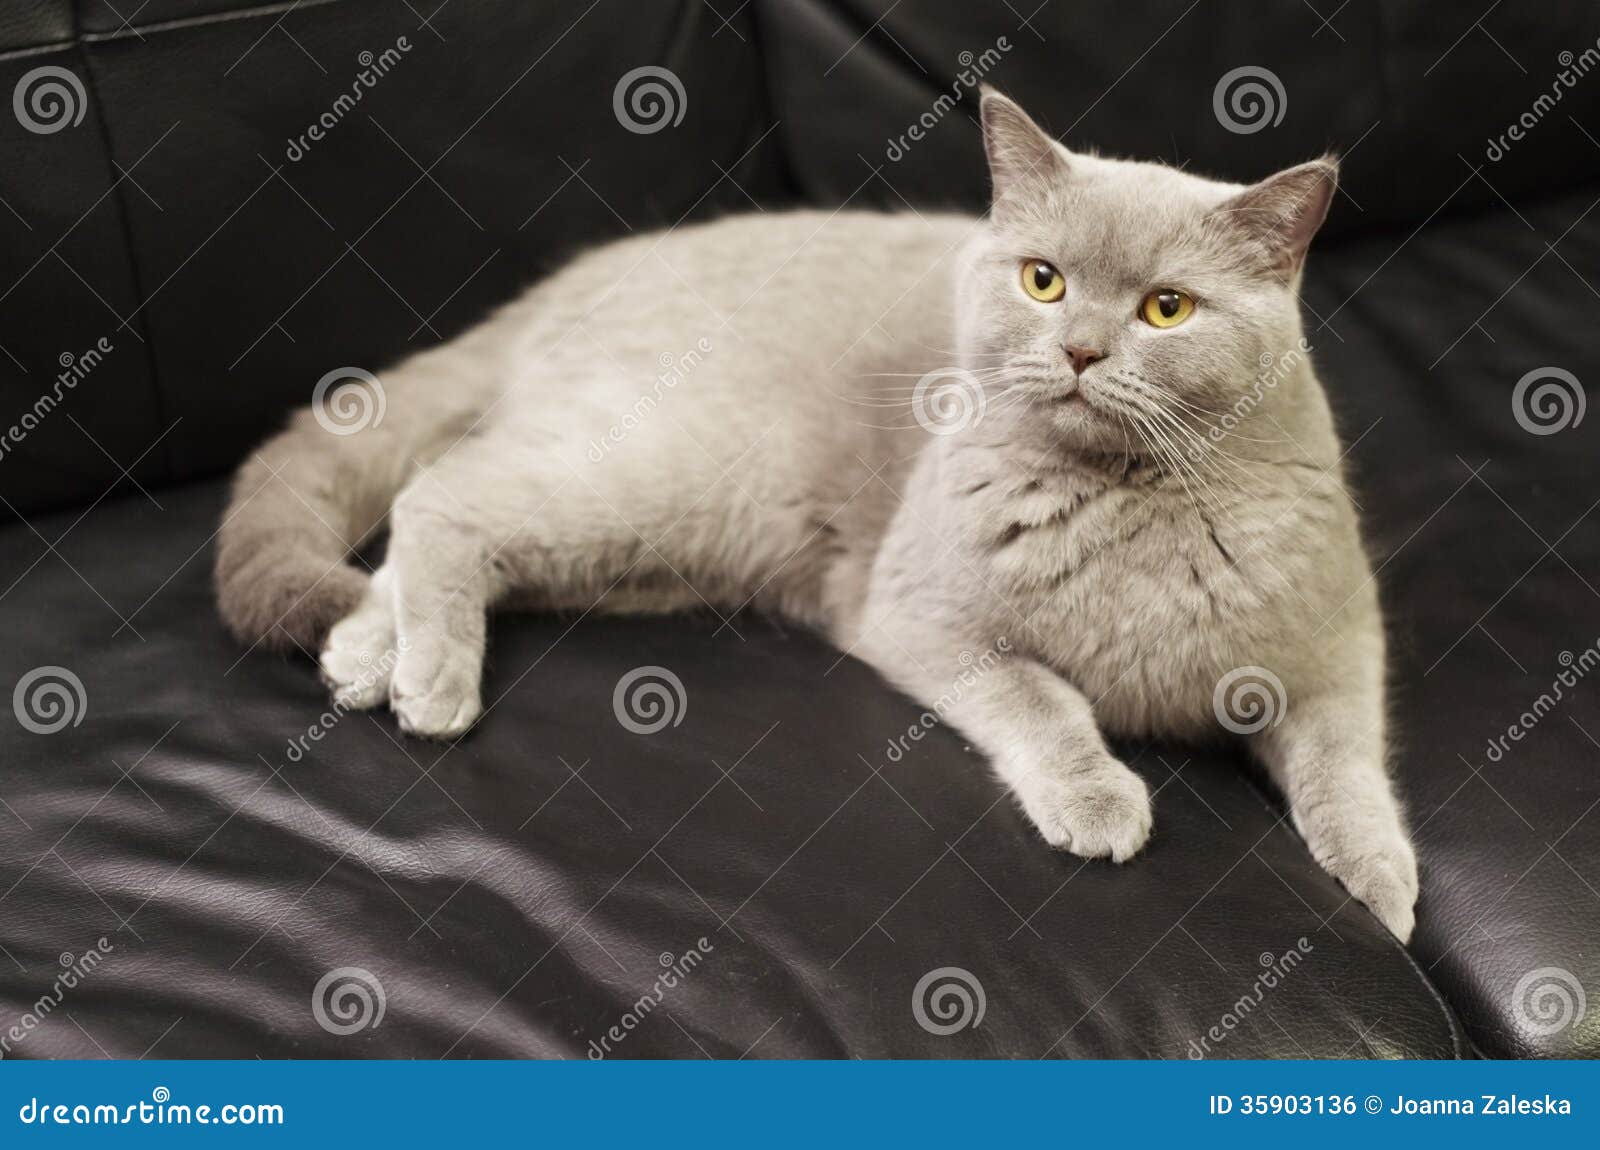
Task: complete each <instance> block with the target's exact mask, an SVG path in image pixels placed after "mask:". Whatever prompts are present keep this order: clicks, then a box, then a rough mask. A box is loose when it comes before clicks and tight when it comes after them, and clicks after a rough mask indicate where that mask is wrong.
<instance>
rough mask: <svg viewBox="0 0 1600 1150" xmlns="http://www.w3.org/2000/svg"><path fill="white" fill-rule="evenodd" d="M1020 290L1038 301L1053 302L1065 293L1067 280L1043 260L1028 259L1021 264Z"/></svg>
mask: <svg viewBox="0 0 1600 1150" xmlns="http://www.w3.org/2000/svg"><path fill="white" fill-rule="evenodd" d="M1022 290H1023V291H1025V292H1027V293H1028V294H1029V295H1031V296H1032V297H1033V298H1034V299H1036V300H1038V301H1039V302H1040V303H1055V302H1056V301H1057V300H1058V299H1060V298H1061V297H1062V296H1064V295H1066V294H1067V281H1066V278H1065V277H1063V276H1062V274H1061V273H1060V272H1058V271H1056V269H1055V268H1053V267H1051V266H1050V265H1049V264H1047V263H1045V262H1044V261H1043V260H1029V261H1028V262H1027V263H1025V264H1023V265H1022Z"/></svg>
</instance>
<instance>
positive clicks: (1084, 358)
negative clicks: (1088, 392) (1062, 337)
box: [1061, 343, 1106, 375]
mask: <svg viewBox="0 0 1600 1150" xmlns="http://www.w3.org/2000/svg"><path fill="white" fill-rule="evenodd" d="M1061 350H1062V351H1064V352H1066V353H1067V358H1068V359H1070V360H1071V361H1072V372H1073V374H1074V375H1082V374H1083V369H1084V368H1086V367H1088V366H1089V365H1090V364H1091V363H1093V362H1094V361H1095V360H1097V359H1104V358H1105V357H1106V354H1105V352H1103V351H1095V350H1094V349H1093V348H1088V347H1079V346H1078V345H1077V344H1075V343H1064V344H1062V345H1061Z"/></svg>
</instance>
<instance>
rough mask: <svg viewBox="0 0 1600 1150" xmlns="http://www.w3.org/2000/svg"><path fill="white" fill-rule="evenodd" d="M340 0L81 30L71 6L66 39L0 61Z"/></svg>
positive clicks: (283, 2) (285, 0)
mask: <svg viewBox="0 0 1600 1150" xmlns="http://www.w3.org/2000/svg"><path fill="white" fill-rule="evenodd" d="M339 3H343V0H299V2H298V3H295V2H293V0H280V2H279V3H276V4H262V5H258V6H257V7H254V8H238V9H235V10H233V11H231V12H206V13H202V14H201V15H198V16H180V17H177V18H175V19H172V20H157V21H154V22H152V23H149V24H130V25H128V26H127V27H125V28H118V29H117V30H116V31H114V32H84V31H82V30H80V29H79V28H78V27H77V24H78V11H77V6H76V5H74V6H73V11H72V22H73V31H72V38H71V39H69V40H52V41H48V42H46V43H43V44H30V45H28V46H26V47H22V48H8V49H6V50H5V51H3V52H0V61H5V60H16V59H23V58H26V57H28V56H43V55H47V54H49V53H51V52H65V51H67V50H69V49H71V48H74V47H77V46H79V45H83V44H106V43H114V42H115V41H118V40H126V39H128V38H129V37H140V38H142V37H143V36H144V35H145V34H146V33H150V32H172V31H182V30H183V29H185V28H201V27H205V26H207V25H210V24H227V23H231V22H233V21H236V20H255V19H259V18H260V17H262V16H273V15H284V14H287V13H289V12H293V11H295V10H296V9H298V10H300V11H302V12H308V11H310V10H311V9H313V8H323V7H326V6H327V5H329V4H339Z"/></svg>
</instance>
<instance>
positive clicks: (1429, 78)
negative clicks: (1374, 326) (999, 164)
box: [757, 0, 1600, 235]
mask: <svg viewBox="0 0 1600 1150" xmlns="http://www.w3.org/2000/svg"><path fill="white" fill-rule="evenodd" d="M757 2H758V17H759V20H760V23H761V28H762V32H763V42H764V43H765V44H766V45H767V46H768V51H769V54H770V56H771V64H770V66H771V68H772V71H773V84H772V89H773V94H774V100H775V102H776V105H777V110H778V113H779V114H780V115H781V116H782V117H783V118H784V122H785V127H786V129H787V131H786V139H787V144H788V147H789V149H790V153H789V154H790V160H791V163H792V165H793V168H794V170H795V173H796V175H797V176H798V178H799V180H800V183H801V185H802V187H803V189H804V191H805V193H806V194H807V195H808V196H809V197H812V198H817V199H820V200H822V201H824V202H837V201H838V200H840V199H843V198H844V197H846V196H850V195H852V193H854V195H855V200H854V202H857V203H866V204H882V205H885V206H891V205H896V204H899V203H900V197H902V196H903V197H904V198H905V199H906V200H908V201H911V202H913V203H917V204H950V203H954V204H961V205H965V206H968V207H974V208H976V207H980V206H981V205H982V204H983V202H984V199H985V196H986V194H987V187H986V183H985V175H984V173H983V171H982V169H981V166H980V165H978V164H976V163H975V162H974V159H973V157H974V156H975V155H977V151H976V149H977V148H978V129H977V123H976V112H977V99H976V91H975V90H974V88H973V85H975V84H976V83H977V82H978V81H979V80H983V81H986V82H989V83H992V84H994V85H995V86H996V87H997V88H1000V89H1001V90H1002V91H1005V92H1007V93H1008V94H1010V95H1012V96H1013V97H1015V98H1016V99H1018V100H1020V101H1021V102H1022V103H1023V105H1024V106H1025V107H1027V108H1028V109H1029V111H1031V112H1032V113H1034V114H1035V115H1036V116H1037V117H1039V118H1040V120H1041V121H1042V122H1043V123H1044V124H1045V126H1046V127H1048V128H1049V129H1050V130H1051V131H1052V133H1054V134H1057V135H1064V137H1065V140H1066V142H1067V144H1068V145H1069V146H1071V147H1076V148H1083V149H1089V148H1093V149H1095V150H1098V151H1100V152H1102V153H1104V154H1108V155H1123V156H1131V157H1136V158H1141V159H1146V158H1164V159H1166V160H1168V161H1170V162H1173V163H1178V164H1185V165H1188V166H1190V167H1191V168H1192V169H1193V170H1195V171H1197V172H1201V173H1205V174H1209V175H1216V176H1221V177H1224V178H1229V179H1236V180H1253V179H1259V178H1261V177H1262V176H1265V175H1267V174H1269V173H1270V172H1272V171H1274V170H1276V169H1277V168H1280V167H1285V166H1288V165H1290V164H1295V163H1299V162H1301V161H1303V160H1307V159H1311V158H1313V157H1315V156H1317V155H1320V154H1321V153H1323V152H1324V151H1326V150H1333V151H1335V152H1339V153H1342V154H1343V156H1344V168H1343V187H1344V189H1345V191H1346V193H1347V194H1346V195H1342V196H1339V197H1337V206H1336V208H1335V210H1334V213H1333V216H1332V218H1331V219H1330V221H1329V224H1328V228H1329V234H1330V235H1337V234H1340V233H1348V232H1351V231H1355V230H1362V229H1371V228H1375V227H1383V226H1386V225H1406V224H1410V225H1412V226H1415V224H1419V223H1421V222H1422V221H1423V220H1424V219H1426V218H1427V217H1428V216H1430V215H1431V214H1432V213H1433V212H1434V211H1435V210H1437V209H1440V208H1441V207H1444V208H1445V209H1446V210H1456V209H1462V208H1470V207H1472V206H1475V205H1486V204H1494V203H1497V202H1498V200H1499V197H1500V196H1501V195H1503V196H1505V197H1507V198H1508V199H1513V200H1515V199H1516V198H1518V197H1519V196H1533V195H1537V194H1540V193H1543V192H1548V191H1552V190H1556V189H1559V188H1564V187H1571V186H1573V185H1574V184H1578V183H1582V182H1586V181H1593V180H1596V179H1600V143H1597V142H1596V141H1597V140H1600V46H1597V45H1600V5H1596V4H1594V3H1592V2H1590V0H1547V2H1542V3H1539V4H1500V5H1496V6H1494V7H1493V8H1492V10H1490V11H1489V12H1487V13H1485V12H1484V11H1483V8H1484V6H1483V5H1476V4H1473V5H1459V4H1453V3H1443V2H1435V3H1420V2H1411V3H1385V2H1381V0H1349V2H1348V3H1342V4H1341V3H1338V2H1337V0H1329V2H1328V3H1320V2H1319V3H1317V4H1309V3H1306V2H1305V0H1251V2H1249V3H1217V2H1214V0H1074V2H1073V3H1056V4H1047V5H1044V6H1042V7H1041V6H1039V5H1038V4H1037V2H1036V0H1035V2H1034V3H1026V4H1024V3H1019V4H1016V5H1008V4H1003V3H982V4H974V3H971V2H970V0H906V2H904V3H900V4H895V3H893V0H871V2H869V3H861V2H858V0H757ZM1319 10H1320V12H1321V15H1319V14H1318V13H1319ZM1030 13H1031V15H1030ZM1324 17H1326V20H1324ZM1586 50H1587V51H1588V55H1587V56H1585V55H1584V53H1585V51H1586ZM1590 69H1592V72H1591V71H1589V70H1590ZM963 75H965V77H966V82H963V80H962V79H961V77H962V76H963ZM1563 75H1565V77H1566V81H1565V82H1563V80H1562V78H1561V77H1562V76H1563ZM957 93H961V94H962V96H963V98H962V99H960V100H959V101H956V102H954V103H953V105H952V103H951V100H953V99H954V97H955V95H956V94H957ZM941 96H944V97H947V99H946V101H945V102H944V103H943V104H942V105H941V104H940V103H939V100H940V97H941ZM1541 97H1543V98H1544V99H1543V100H1542V101H1541ZM1219 100H1220V110H1219ZM1227 121H1231V122H1232V123H1231V126H1230V124H1229V123H1228V122H1227ZM1575 121H1576V122H1575ZM1529 125H1531V126H1529ZM919 133H920V135H921V137H922V138H921V139H916V138H913V137H914V136H915V135H917V134H919ZM1586 133H1589V134H1592V136H1593V138H1592V139H1591V138H1590V135H1589V134H1586ZM1513 134H1514V135H1517V136H1520V137H1521V139H1513V138H1511V136H1512V135H1513ZM1502 137H1505V139H1504V140H1503V142H1501V143H1500V146H1499V147H1498V148H1497V149H1495V148H1492V147H1491V144H1492V143H1493V142H1496V141H1501V138H1502ZM1497 156H1498V158H1496V157H1497ZM868 164H870V165H871V166H872V167H873V168H878V169H880V171H879V175H878V176H877V177H874V176H872V175H871V169H869V167H867V165H868ZM1480 167H1481V169H1482V171H1481V172H1480V173H1479V174H1478V175H1474V174H1473V169H1474V168H1480Z"/></svg>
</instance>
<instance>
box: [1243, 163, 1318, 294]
mask: <svg viewBox="0 0 1600 1150" xmlns="http://www.w3.org/2000/svg"><path fill="white" fill-rule="evenodd" d="M1338 184H1339V161H1338V160H1337V159H1335V158H1334V157H1333V156H1324V157H1323V158H1322V159H1320V160H1312V161H1311V162H1310V163H1307V164H1300V165H1298V166H1296V167H1293V168H1286V169H1284V170H1283V171H1281V172H1279V173H1278V174H1277V175H1275V176H1268V177H1267V178H1266V179H1264V180H1262V181H1261V182H1260V183H1259V184H1254V185H1252V186H1250V187H1248V188H1246V189H1245V190H1244V191H1242V192H1240V193H1239V194H1238V195H1236V196H1234V197H1233V198H1231V199H1229V200H1227V201H1226V202H1225V203H1223V204H1222V206H1221V207H1219V208H1217V209H1216V210H1215V212H1214V213H1213V214H1214V215H1216V216H1218V217H1220V218H1222V219H1225V220H1227V221H1228V222H1229V223H1231V224H1233V225H1234V226H1235V227H1237V228H1239V229H1240V230H1242V231H1243V232H1244V233H1245V234H1246V235H1247V236H1249V237H1250V238H1251V239H1252V240H1254V241H1255V243H1256V244H1258V245H1259V246H1260V248H1261V251H1262V253H1263V255H1264V256H1265V258H1266V261H1267V264H1268V266H1269V267H1270V269H1271V270H1272V271H1274V272H1277V273H1278V274H1280V275H1282V276H1284V277H1285V278H1289V277H1292V276H1293V275H1294V274H1295V273H1296V272H1298V271H1299V270H1300V268H1301V265H1303V264H1304V263H1305V258H1306V250H1307V249H1308V248H1310V247H1311V240H1312V237H1313V236H1315V235H1316V234H1317V229H1318V228H1320V227H1321V226H1322V221H1323V219H1324V218H1325V217H1326V216H1327V214H1328V206H1329V205H1330V204H1331V203H1332V202H1333V191H1334V189H1335V188H1336V187H1338Z"/></svg>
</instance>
